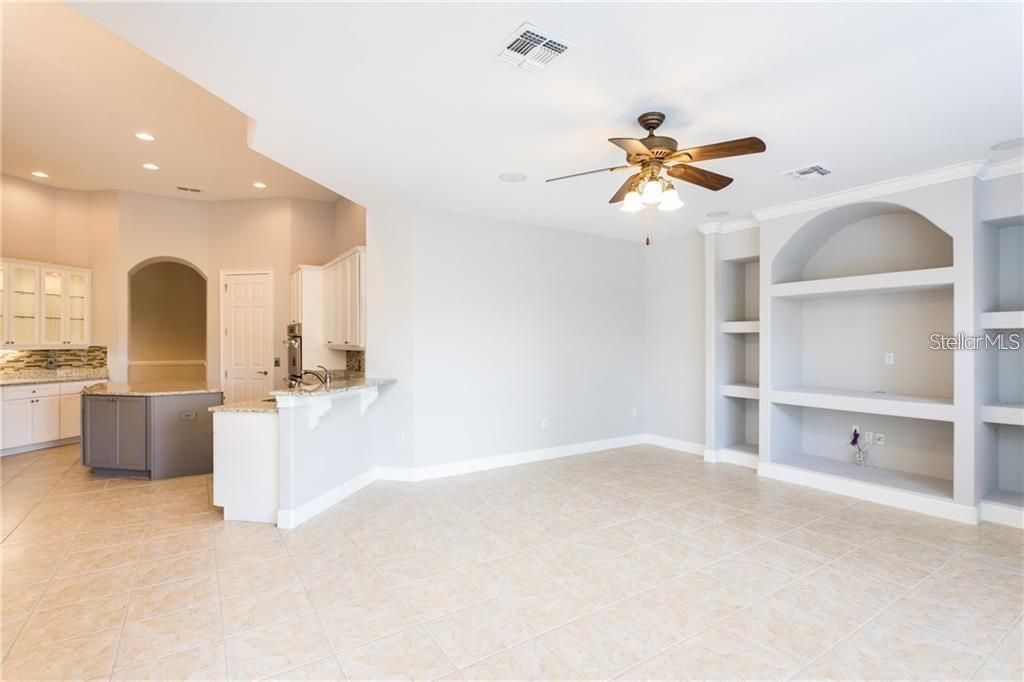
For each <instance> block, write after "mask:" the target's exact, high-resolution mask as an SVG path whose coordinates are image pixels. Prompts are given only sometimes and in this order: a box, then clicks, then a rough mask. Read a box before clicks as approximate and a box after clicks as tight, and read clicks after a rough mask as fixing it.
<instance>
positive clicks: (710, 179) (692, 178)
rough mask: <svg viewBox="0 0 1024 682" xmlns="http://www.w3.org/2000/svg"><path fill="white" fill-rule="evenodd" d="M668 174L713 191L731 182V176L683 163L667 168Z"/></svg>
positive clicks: (723, 187)
mask: <svg viewBox="0 0 1024 682" xmlns="http://www.w3.org/2000/svg"><path fill="white" fill-rule="evenodd" d="M668 174H669V175H671V176H672V177H673V178H676V179H677V180H682V181H683V182H689V183H692V184H694V185H699V186H701V187H706V188H707V189H710V190H713V191H715V192H717V191H718V190H720V189H725V188H726V187H728V186H729V184H730V183H732V178H729V177H726V176H724V175H719V174H718V173H712V172H711V171H709V170H704V169H703V168H696V167H694V166H687V165H686V164H685V163H681V164H678V165H676V166H672V167H671V168H669V169H668Z"/></svg>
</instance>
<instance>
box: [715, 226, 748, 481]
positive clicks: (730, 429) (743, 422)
mask: <svg viewBox="0 0 1024 682" xmlns="http://www.w3.org/2000/svg"><path fill="white" fill-rule="evenodd" d="M706 245H707V251H706V266H707V270H706V271H707V275H708V277H707V282H708V299H707V313H706V314H707V319H708V321H709V323H708V339H707V348H708V366H709V368H710V371H709V372H708V373H707V384H708V385H707V396H708V397H707V405H708V409H707V412H706V416H707V422H706V445H705V448H706V449H705V458H706V459H707V460H708V461H712V462H728V463H732V464H739V465H742V466H747V467H751V468H756V467H757V453H758V398H759V397H760V388H759V386H760V355H761V344H760V331H761V323H760V316H759V313H760V309H761V303H760V298H761V269H760V258H759V256H758V253H759V243H758V231H757V229H749V230H743V231H739V232H732V233H727V234H709V235H708V238H707V241H706Z"/></svg>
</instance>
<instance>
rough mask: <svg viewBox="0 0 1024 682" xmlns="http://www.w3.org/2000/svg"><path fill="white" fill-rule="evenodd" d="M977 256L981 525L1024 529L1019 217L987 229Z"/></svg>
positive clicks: (1023, 247) (1023, 294)
mask: <svg viewBox="0 0 1024 682" xmlns="http://www.w3.org/2000/svg"><path fill="white" fill-rule="evenodd" d="M976 249H977V251H978V253H979V255H980V257H981V258H982V259H983V261H984V262H985V263H987V264H988V267H986V268H984V269H980V270H979V272H978V273H977V276H976V283H977V286H976V294H977V302H978V306H979V310H980V311H981V312H980V315H979V318H980V326H981V329H982V330H983V332H984V334H985V339H986V341H987V342H989V344H990V345H988V346H987V347H986V349H985V350H984V351H983V352H981V353H978V354H977V355H978V362H977V373H978V376H979V379H980V380H979V381H978V382H977V386H978V391H977V402H978V410H977V411H978V419H979V421H980V423H979V424H977V432H976V438H975V441H976V445H975V449H976V453H977V472H978V491H979V494H980V496H981V502H980V504H979V508H980V512H981V517H982V518H983V519H985V520H990V521H998V522H1000V523H1007V524H1011V525H1016V526H1018V527H1024V350H1022V349H1020V347H1019V345H1018V344H1019V343H1020V342H1021V341H1024V265H1022V264H1024V216H1017V217H1014V218H1007V219H1002V220H996V221H992V222H988V223H985V224H983V225H982V226H981V229H980V230H979V232H978V242H977V244H976Z"/></svg>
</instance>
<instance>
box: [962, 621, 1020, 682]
mask: <svg viewBox="0 0 1024 682" xmlns="http://www.w3.org/2000/svg"><path fill="white" fill-rule="evenodd" d="M1022 619H1024V615H1018V616H1017V617H1016V618H1015V619H1014V621H1013V622H1012V623H1011V624H1010V627H1009V628H1007V630H1006V632H1004V633H1003V634H1002V636H1001V637H1000V638H999V640H998V641H997V642H996V645H995V646H994V647H992V651H990V652H988V653H987V654H986V655H985V656H984V657H983V658H982V659H981V660H980V661H978V665H976V666H974V669H972V670H971V673H970V674H969V675H967V677H966V679H968V680H973V679H974V676H975V675H977V674H978V671H979V670H981V669H982V668H983V667H984V666H985V664H986V663H988V662H989V660H990V659H991V658H992V657H993V656H995V655H996V652H997V651H999V647H1000V646H1002V644H1003V642H1005V641H1006V639H1007V638H1008V637H1009V636H1010V633H1011V632H1013V628H1014V627H1015V626H1016V625H1017V623H1019V622H1021V620H1022Z"/></svg>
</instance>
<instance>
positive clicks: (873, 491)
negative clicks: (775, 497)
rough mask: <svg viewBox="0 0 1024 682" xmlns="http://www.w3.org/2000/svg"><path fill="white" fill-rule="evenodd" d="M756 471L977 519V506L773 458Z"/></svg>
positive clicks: (896, 504) (905, 506) (944, 515)
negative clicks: (804, 467)
mask: <svg viewBox="0 0 1024 682" xmlns="http://www.w3.org/2000/svg"><path fill="white" fill-rule="evenodd" d="M757 474H758V476H764V477H765V478H772V479H775V480H776V481H785V482H786V483H795V484H796V485H803V486H807V487H809V488H816V489H818V490H824V491H825V492H829V493H836V494H838V495H845V496H847V497H854V498H857V499H858V500H866V501H868V502H876V503H878V504H884V505H887V506H889V507H897V508H898V509H907V510H909V511H914V512H919V513H921V514H928V515H929V516H938V517H939V518H943V519H949V520H950V521H959V522H960V523H970V524H976V523H978V508H977V507H968V506H965V505H962V504H957V503H955V502H953V501H952V500H945V499H941V498H939V497H935V496H933V495H926V494H923V493H914V492H910V491H908V490H898V489H896V488H889V487H886V486H880V485H876V484H874V483H867V482H865V481H854V480H851V479H848V478H843V477H841V476H833V475H832V474H823V473H819V472H817V471H808V470H806V469H798V468H796V467H791V466H786V465H784V464H775V463H773V462H761V463H760V464H758V466H757Z"/></svg>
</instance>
